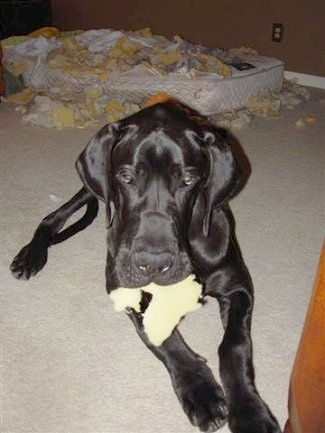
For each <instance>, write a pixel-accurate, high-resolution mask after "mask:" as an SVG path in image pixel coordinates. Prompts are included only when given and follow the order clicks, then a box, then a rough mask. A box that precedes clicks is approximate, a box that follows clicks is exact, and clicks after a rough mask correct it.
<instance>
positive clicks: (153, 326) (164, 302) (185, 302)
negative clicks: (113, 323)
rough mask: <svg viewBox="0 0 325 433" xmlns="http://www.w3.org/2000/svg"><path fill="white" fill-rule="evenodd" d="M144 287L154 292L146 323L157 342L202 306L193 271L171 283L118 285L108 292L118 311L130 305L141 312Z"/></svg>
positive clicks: (151, 337) (146, 290)
mask: <svg viewBox="0 0 325 433" xmlns="http://www.w3.org/2000/svg"><path fill="white" fill-rule="evenodd" d="M142 291H143V292H147V293H151V294H152V299H151V301H150V303H149V306H148V308H147V309H146V311H145V313H144V315H143V326H144V330H145V332H146V333H147V335H148V338H149V340H150V341H151V342H152V343H153V344H154V345H155V346H160V345H161V344H162V343H163V342H164V341H165V340H166V338H168V337H169V336H170V334H171V333H172V332H173V330H174V328H175V326H177V325H178V323H179V322H180V320H181V319H182V317H184V316H185V315H186V314H188V313H190V312H192V311H195V310H197V309H198V308H200V307H201V304H200V303H199V298H200V295H201V292H202V286H201V285H200V284H199V283H198V282H196V281H194V276H193V275H190V276H188V277H187V278H185V279H184V280H183V281H180V282H179V283H176V284H172V285H169V286H158V285H157V284H155V283H151V284H149V285H147V286H145V287H140V288H136V289H129V288H119V289H116V290H114V291H113V292H112V293H111V294H110V295H109V296H110V298H111V300H112V301H113V302H114V307H115V310H116V311H122V310H123V309H125V308H127V307H129V308H134V309H135V311H137V312H140V301H141V292H142Z"/></svg>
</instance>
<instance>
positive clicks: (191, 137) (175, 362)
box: [11, 101, 280, 433]
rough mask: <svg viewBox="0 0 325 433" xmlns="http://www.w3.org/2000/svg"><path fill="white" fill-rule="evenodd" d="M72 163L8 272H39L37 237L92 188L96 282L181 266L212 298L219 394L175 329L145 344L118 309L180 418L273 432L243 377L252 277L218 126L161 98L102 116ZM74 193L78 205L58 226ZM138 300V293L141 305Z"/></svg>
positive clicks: (212, 426)
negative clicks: (64, 194) (167, 382)
mask: <svg viewBox="0 0 325 433" xmlns="http://www.w3.org/2000/svg"><path fill="white" fill-rule="evenodd" d="M76 168H77V170H78V173H79V175H80V177H81V179H82V181H83V183H84V187H83V188H82V189H81V190H80V191H79V192H78V193H77V194H76V195H75V196H74V197H73V198H72V199H71V200H70V201H69V202H68V203H66V204H65V205H63V206H62V207H61V208H60V209H58V210H57V211H56V212H54V213H52V214H51V215H49V216H48V217H46V218H45V219H44V220H43V221H42V222H41V224H40V225H39V227H38V228H37V230H36V232H35V234H34V237H33V239H32V241H31V242H30V243H29V244H28V245H27V246H25V247H24V248H23V249H22V250H21V252H20V253H19V254H18V255H17V257H16V258H15V259H14V261H13V263H12V265H11V270H12V272H13V274H14V275H15V276H16V277H17V278H22V279H28V278H29V277H30V276H32V275H35V274H36V273H37V272H39V271H40V270H41V269H42V268H43V266H44V265H45V263H46V261H47V250H48V248H49V246H51V245H53V244H56V243H59V242H62V241H63V240H65V239H67V238H68V237H70V236H72V235H73V234H75V233H77V232H78V231H80V230H82V229H84V228H85V227H86V226H87V225H89V224H90V223H91V222H92V221H93V219H94V218H95V217H96V215H97V211H98V199H100V200H102V201H103V202H104V203H105V205H106V211H107V216H108V223H109V224H108V226H109V227H108V254H107V267H106V281H107V290H108V292H111V291H112V290H114V289H116V288H118V287H141V286H144V285H146V284H148V283H149V282H156V283H158V284H159V285H169V284H172V283H176V282H178V281H181V280H183V279H184V278H186V277H187V276H188V275H189V274H190V273H192V274H195V276H196V279H197V280H198V281H199V282H200V283H201V284H202V286H203V295H204V296H208V295H209V296H212V297H214V298H216V299H217V300H218V302H219V305H220V310H221V317H222V322H223V326H224V330H225V333H224V338H223V341H222V343H221V345H220V348H219V355H220V376H221V378H222V382H223V386H224V390H225V394H224V393H223V390H222V388H221V387H220V386H219V385H218V384H217V383H216V381H215V379H214V378H213V376H212V373H211V371H210V369H209V368H208V366H207V365H206V362H205V361H204V360H203V359H202V358H201V357H200V356H198V355H197V354H196V353H194V352H193V351H192V350H191V349H190V348H189V347H188V346H187V345H186V344H185V342H184V340H183V339H182V337H181V335H180V334H179V332H178V331H177V329H175V330H174V332H173V333H172V335H171V336H170V337H169V338H168V339H167V340H166V341H165V342H164V343H162V344H161V345H160V346H158V347H157V346H154V345H152V344H151V343H150V342H149V341H148V338H147V336H146V333H145V332H144V330H143V326H142V315H141V314H138V313H136V312H135V311H133V310H130V311H129V312H128V313H129V315H130V318H131V319H132V321H133V323H134V325H135V327H136V330H137V332H138V334H139V335H140V337H141V338H142V340H143V341H144V343H145V344H146V345H147V346H148V348H149V349H150V350H151V351H152V352H153V353H154V354H155V355H156V356H157V357H158V358H159V359H160V360H161V361H162V362H163V363H164V364H165V366H166V368H167V369H168V371H169V373H170V376H171V380H172V384H173V387H174V390H175V392H176V394H177V397H178V399H179V401H180V402H181V404H182V407H183V409H184V411H185V412H186V414H187V415H188V417H189V419H190V421H191V422H192V424H193V425H195V426H198V427H199V428H200V430H202V431H208V432H212V431H215V430H216V429H218V428H219V427H221V426H222V425H223V424H224V423H225V422H226V421H227V419H228V422H229V426H230V429H231V430H232V431H233V432H236V433H279V432H280V428H279V426H278V424H277V422H276V420H275V418H274V417H273V415H272V414H271V412H270V411H269V409H268V408H267V406H266V405H265V403H264V402H263V401H262V400H261V398H260V396H259V394H258V392H257V390H256V388H255V384H254V370H253V365H252V342H251V336H250V325H251V314H252V308H253V288H252V283H251V279H250V276H249V273H248V271H247V269H246V267H245V265H244V263H243V260H242V257H241V254H240V251H239V248H238V246H237V242H236V238H235V233H234V224H233V220H232V215H231V213H230V210H229V207H228V200H229V198H230V197H231V196H232V195H233V194H234V193H235V191H236V189H238V186H239V185H240V176H241V175H240V168H239V164H238V162H236V160H235V158H234V156H233V153H232V151H231V149H230V147H229V145H228V143H227V140H226V135H225V133H224V131H222V130H220V129H218V128H216V127H215V126H214V125H212V124H210V123H209V122H208V121H206V120H205V119H202V118H200V117H199V116H198V115H196V114H193V113H192V112H191V111H190V110H188V109H187V108H185V107H183V106H181V105H180V104H178V103H176V102H173V101H168V102H165V103H160V104H157V105H154V106H152V107H148V108H145V109H144V110H142V111H140V112H139V113H137V114H135V115H132V116H130V117H128V118H126V119H124V120H122V121H120V122H117V123H114V124H110V125H107V126H104V127H103V128H102V129H101V130H100V131H99V132H98V133H97V134H96V135H95V136H94V137H93V139H92V140H91V141H90V142H89V144H88V145H87V147H86V148H85V150H84V152H83V153H82V154H81V155H80V157H79V159H78V161H77V163H76ZM84 205H87V211H86V213H85V215H84V216H83V217H82V218H81V219H80V220H79V221H77V222H76V223H74V224H73V225H71V226H70V227H68V228H66V229H65V230H62V228H63V226H64V224H65V223H66V221H67V220H68V218H69V217H70V216H71V215H72V214H73V213H74V212H76V211H77V210H78V209H80V208H81V207H82V206H84ZM148 302H150V299H148V298H147V297H144V299H143V300H142V310H143V311H144V310H145V309H146V307H147V306H148Z"/></svg>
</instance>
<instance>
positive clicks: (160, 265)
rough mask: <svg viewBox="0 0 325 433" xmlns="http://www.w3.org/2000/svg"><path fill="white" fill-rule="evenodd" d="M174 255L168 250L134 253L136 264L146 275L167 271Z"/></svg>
mask: <svg viewBox="0 0 325 433" xmlns="http://www.w3.org/2000/svg"><path fill="white" fill-rule="evenodd" d="M173 261H174V256H173V255H172V254H171V253H169V252H161V253H160V252H159V253H153V252H147V251H139V252H137V253H136V254H135V264H136V266H137V267H138V268H139V269H140V270H141V272H143V273H144V274H145V275H147V276H154V275H158V274H162V273H164V272H167V271H168V270H169V269H170V268H171V267H172V265H173Z"/></svg>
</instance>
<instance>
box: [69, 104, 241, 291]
mask: <svg viewBox="0 0 325 433" xmlns="http://www.w3.org/2000/svg"><path fill="white" fill-rule="evenodd" d="M76 167H77V170H78V172H79V175H80V177H81V179H82V181H83V182H84V184H85V186H86V187H87V188H88V189H89V190H90V191H91V192H92V193H93V194H94V195H96V196H97V197H98V198H99V199H101V200H102V201H104V202H105V203H106V206H107V214H108V220H109V231H110V233H109V238H108V250H109V251H108V261H109V263H108V267H109V269H110V272H111V273H112V275H113V276H114V278H115V280H116V284H117V285H118V286H121V287H140V286H144V285H146V284H148V283H149V282H151V281H153V282H156V283H157V284H160V285H167V284H172V283H175V282H177V281H180V280H182V279H183V278H185V277H186V276H187V275H189V274H190V273H191V272H192V271H193V269H192V265H191V259H190V257H191V251H190V250H191V239H190V238H189V235H188V233H189V227H190V224H191V220H192V219H193V214H194V213H195V220H196V221H199V226H200V227H199V229H200V230H201V231H202V233H203V235H204V236H205V237H207V236H209V227H210V220H211V215H212V212H213V209H214V208H215V207H217V206H222V205H223V204H224V203H225V201H227V200H228V199H229V197H230V196H231V195H232V194H233V192H234V190H235V188H236V186H237V185H238V180H239V169H238V165H237V163H236V161H235V159H234V157H233V154H232V152H231V150H230V148H229V146H228V144H227V141H226V137H225V133H224V131H222V130H220V129H218V128H216V127H215V126H213V125H211V124H210V123H208V122H207V121H205V120H204V119H200V118H199V117H197V116H194V115H193V113H192V112H191V111H189V110H188V109H187V108H185V107H183V106H181V105H180V104H178V103H175V102H172V101H169V102H165V103H161V104H157V105H154V106H152V107H149V108H146V109H144V110H142V111H140V112H139V113H137V114H135V115H132V116H130V117H128V118H126V119H124V120H122V121H120V122H117V123H114V124H110V125H107V126H105V127H104V128H102V129H101V130H100V131H99V132H98V133H97V134H96V135H95V136H94V138H93V139H92V140H91V141H90V142H89V144H88V145H87V147H86V148H85V150H84V152H83V153H82V154H81V155H80V157H79V159H78V161H77V163H76ZM198 203H199V205H198Z"/></svg>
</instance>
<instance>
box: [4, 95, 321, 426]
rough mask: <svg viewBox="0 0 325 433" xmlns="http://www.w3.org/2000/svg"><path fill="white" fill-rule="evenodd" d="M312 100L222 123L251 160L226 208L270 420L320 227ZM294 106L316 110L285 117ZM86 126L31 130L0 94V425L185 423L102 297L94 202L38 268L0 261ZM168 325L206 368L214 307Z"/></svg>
mask: <svg viewBox="0 0 325 433" xmlns="http://www.w3.org/2000/svg"><path fill="white" fill-rule="evenodd" d="M324 98H325V91H315V90H314V91H312V99H311V101H310V102H309V103H307V104H304V105H302V106H300V107H299V108H298V109H296V110H293V111H283V112H282V116H283V118H282V119H281V120H279V121H272V120H265V119H257V120H254V121H253V123H252V124H251V125H250V126H249V127H247V128H246V129H243V130H241V131H237V132H235V134H236V136H237V137H238V139H239V140H240V142H241V145H242V147H243V149H244V151H245V152H246V154H247V156H248V158H249V160H250V163H251V166H252V174H251V177H250V179H249V181H248V183H247V185H246V187H245V189H244V190H243V191H242V192H241V194H240V195H239V196H238V197H236V198H235V199H234V200H233V201H232V208H233V211H234V213H235V216H236V220H237V233H238V238H239V242H240V244H241V248H242V252H243V255H244V258H245V260H246V263H247V265H248V267H249V269H250V271H251V274H252V277H253V281H254V284H255V290H256V303H255V312H254V320H253V340H254V358H255V367H256V380H257V385H258V388H259V390H260V393H261V395H262V396H263V397H264V399H265V400H266V401H267V403H268V404H269V406H270V407H271V409H272V410H273V412H274V414H275V415H276V416H277V417H278V419H279V422H280V423H281V425H283V424H284V422H285V420H286V416H287V409H286V404H287V390H288V382H289V377H290V371H291V367H292V363H293V360H294V356H295V351H296V347H297V343H298V340H299V336H300V332H301V328H302V324H303V320H304V315H305V312H306V308H307V304H308V299H309V295H310V292H311V289H312V286H313V281H314V276H315V271H316V268H317V263H318V258H319V253H320V250H321V245H322V241H323V236H324V221H325V219H324V203H325V201H324V180H325V179H324V160H325V159H324V156H325V154H324V152H325V151H324V144H325V143H324V137H325V109H324ZM321 100H322V101H323V102H322V101H321ZM305 114H314V115H315V116H316V117H317V122H316V123H315V124H312V125H309V126H307V127H305V128H298V127H296V125H295V121H296V120H297V118H299V117H300V116H302V115H305ZM94 131H95V129H90V128H88V129H84V130H69V131H56V130H54V129H53V130H44V129H41V128H32V127H29V126H26V125H23V124H21V123H20V115H19V114H18V113H16V112H14V111H12V110H9V109H7V108H6V107H5V106H4V105H3V104H2V105H0V137H1V138H0V148H1V156H0V158H1V159H0V161H1V261H2V264H1V291H2V347H1V348H2V361H1V367H2V379H3V394H2V429H1V431H2V432H3V433H149V432H150V433H152V432H155V433H190V432H194V431H196V429H194V428H193V427H192V426H191V425H190V424H189V423H188V421H187V419H186V417H185V415H184V414H183V412H182V410H181V408H180V406H179V403H178V401H177V399H176V396H175V395H174V392H173V390H172V388H171V385H170V381H169V377H168V375H167V373H166V372H165V370H164V367H163V366H162V365H161V364H160V363H159V362H158V361H157V360H156V359H155V358H154V357H153V356H152V355H151V354H150V353H149V352H148V350H147V349H146V348H145V347H144V346H143V345H142V343H141V341H140V340H139V339H138V337H137V336H136V334H135V332H134V331H133V329H132V325H131V323H130V321H129V319H128V318H127V317H125V316H124V315H123V314H121V313H120V314H119V313H115V312H114V311H113V307H112V305H111V303H110V301H109V300H108V298H107V296H106V293H105V284H104V267H105V236H106V235H105V216H104V211H103V209H101V212H100V216H99V218H98V219H97V220H96V221H95V223H94V224H93V225H92V226H90V227H89V228H88V229H87V230H86V231H85V232H83V233H81V234H79V235H78V236H76V237H74V238H72V239H71V240H69V241H67V242H66V243H64V244H62V245H58V246H56V247H53V248H51V250H50V254H49V262H48V264H47V266H46V267H45V269H44V270H43V271H42V272H41V273H40V274H39V275H38V276H37V277H35V278H33V279H31V280H30V281H29V282H24V281H17V280H15V279H14V278H12V276H11V274H10V272H9V264H10V262H11V260H12V258H13V257H14V255H15V254H16V253H17V252H18V250H19V249H20V248H21V247H22V246H23V245H24V244H26V243H27V242H28V241H29V240H30V238H31V236H32V233H33V231H34V229H35V227H36V225H37V224H38V223H39V221H40V219H41V218H42V217H44V216H45V215H47V214H48V213H50V212H51V211H53V210H54V209H56V208H57V207H58V206H59V205H60V204H62V203H63V202H64V201H65V200H67V199H69V198H70V197H71V195H72V194H73V193H74V192H75V191H77V190H78V189H79V186H80V183H79V178H78V176H77V174H76V172H75V170H74V161H75V159H76V158H77V156H78V154H79V153H80V151H81V149H82V148H83V147H84V145H85V144H86V142H87V140H88V138H90V136H91V135H92V134H93V132H94ZM181 330H182V332H183V335H184V336H185V338H186V340H187V341H188V342H189V344H190V345H191V346H192V347H193V348H194V349H195V350H196V351H198V352H199V353H200V354H201V355H203V356H204V357H206V358H207V359H208V360H209V365H210V366H211V368H212V369H213V371H214V372H215V374H216V375H218V361H217V350H218V344H219V342H220V341H221V338H222V331H221V324H220V320H219V315H218V308H217V305H216V304H215V303H214V302H212V301H210V302H209V303H208V304H207V305H206V306H205V307H204V308H202V309H201V310H199V311H198V312H196V313H193V314H192V315H189V316H188V317H187V318H186V319H185V320H184V321H183V322H182V324H181ZM221 431H222V433H228V431H229V430H228V428H227V427H224V428H223V429H222V430H221Z"/></svg>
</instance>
